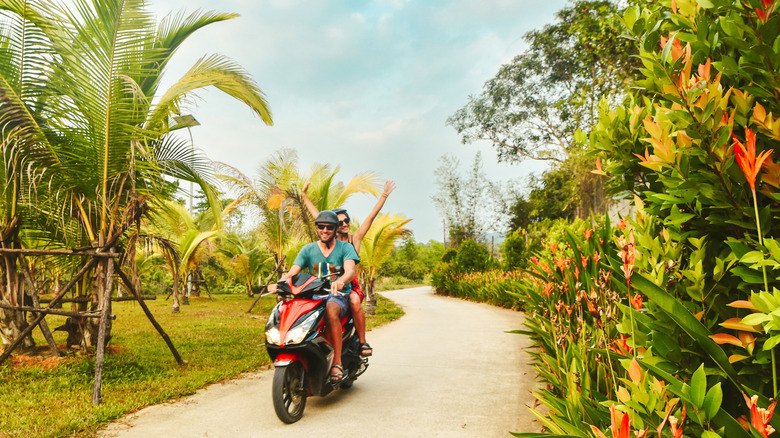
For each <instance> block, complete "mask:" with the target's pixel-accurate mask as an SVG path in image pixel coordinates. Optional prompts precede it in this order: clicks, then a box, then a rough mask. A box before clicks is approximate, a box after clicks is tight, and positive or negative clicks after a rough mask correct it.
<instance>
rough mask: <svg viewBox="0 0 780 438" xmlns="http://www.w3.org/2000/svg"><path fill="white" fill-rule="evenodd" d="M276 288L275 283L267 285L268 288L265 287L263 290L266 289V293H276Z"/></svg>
mask: <svg viewBox="0 0 780 438" xmlns="http://www.w3.org/2000/svg"><path fill="white" fill-rule="evenodd" d="M277 288H278V286H277V285H276V283H271V284H269V285H268V287H267V288H265V289H266V290H267V291H268V292H276V289H277Z"/></svg>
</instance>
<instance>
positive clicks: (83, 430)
mask: <svg viewBox="0 0 780 438" xmlns="http://www.w3.org/2000/svg"><path fill="white" fill-rule="evenodd" d="M378 298H379V303H378V306H377V314H376V315H373V316H372V315H368V327H369V329H370V328H371V327H375V326H377V325H380V324H383V323H386V322H389V321H392V320H394V319H397V318H399V317H400V316H401V315H402V314H403V311H402V310H401V309H399V308H398V307H397V306H395V305H394V304H393V303H392V302H390V301H388V300H385V299H384V298H382V297H378ZM252 300H253V299H251V298H247V297H246V296H242V295H214V301H211V300H209V299H208V298H195V299H192V300H191V304H190V305H188V306H182V311H181V313H178V314H173V313H171V312H170V308H171V303H170V301H165V300H164V299H163V297H158V299H157V300H155V301H147V304H148V305H149V307H150V309H151V310H152V313H153V314H154V316H155V318H156V319H157V320H158V322H159V323H160V325H162V327H163V329H165V331H166V332H167V333H168V335H169V336H170V338H171V340H172V341H173V343H174V345H175V346H176V348H177V349H178V350H179V353H180V354H181V356H182V358H183V359H184V360H185V361H187V366H186V367H184V368H180V367H179V366H178V365H177V364H176V361H175V360H174V359H173V356H172V355H171V353H170V351H169V350H168V347H167V346H166V345H165V342H164V341H163V340H162V338H161V337H160V336H159V335H158V334H157V332H156V331H155V329H154V327H152V325H151V324H150V323H149V321H148V320H147V319H146V316H145V315H144V313H143V311H142V310H141V308H140V306H139V305H138V303H135V302H119V303H114V305H113V306H114V307H113V313H114V314H115V315H116V317H117V318H116V320H115V321H114V326H113V333H112V334H113V338H112V339H111V343H110V344H109V348H110V349H111V351H112V354H110V355H107V356H106V363H105V369H104V372H103V391H102V403H101V404H100V405H98V406H95V405H93V404H92V384H93V379H94V370H95V361H94V357H81V356H79V355H76V354H73V353H71V354H69V355H68V356H67V357H66V358H64V359H61V360H55V359H46V360H42V359H41V358H18V357H17V358H12V360H9V361H6V363H4V364H2V365H0V437H3V438H6V437H60V436H69V435H75V436H84V437H86V436H92V435H93V434H94V432H95V431H96V430H97V428H98V427H100V426H101V425H102V424H105V423H107V422H110V421H112V420H115V419H117V418H120V417H121V416H123V415H124V414H127V413H129V412H133V411H136V410H138V409H140V408H142V407H144V406H147V405H151V404H156V403H160V402H162V401H165V400H168V399H171V398H177V397H181V396H185V395H189V394H193V393H194V392H195V391H196V390H197V389H199V388H201V387H203V386H205V385H207V384H209V383H214V382H218V381H221V380H225V379H229V378H232V377H234V376H237V375H239V374H241V373H244V372H247V371H252V370H257V369H260V368H262V367H265V366H268V365H269V363H270V360H269V358H268V355H267V354H266V351H265V347H264V346H263V343H264V341H265V339H264V336H263V328H264V326H265V321H266V316H267V315H268V313H269V312H270V310H271V308H272V307H273V305H274V303H275V298H274V297H273V296H269V297H266V298H263V299H261V300H260V302H259V303H258V305H257V306H255V309H254V310H253V312H252V314H247V313H246V311H247V309H248V308H249V306H250V305H251V303H252ZM47 321H48V323H49V326H50V327H52V328H54V327H57V326H58V325H61V324H62V323H63V321H64V318H60V317H55V316H49V317H47ZM35 332H36V343H37V344H39V345H42V346H45V345H46V344H45V341H44V340H43V338H42V336H40V331H39V330H37V329H36V331H35ZM65 337H66V335H65V333H64V332H55V340H56V341H57V343H58V344H64V343H65ZM22 359H24V360H22Z"/></svg>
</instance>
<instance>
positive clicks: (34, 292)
mask: <svg viewBox="0 0 780 438" xmlns="http://www.w3.org/2000/svg"><path fill="white" fill-rule="evenodd" d="M19 266H21V268H22V274H23V275H24V281H25V282H27V287H28V288H29V289H30V293H29V295H30V298H31V299H32V302H33V305H34V306H35V307H36V308H40V307H41V302H40V300H39V299H38V289H37V288H36V286H35V282H33V279H32V273H31V272H30V266H29V265H28V264H27V259H25V258H24V255H22V256H21V257H19ZM40 326H41V332H42V333H43V337H44V338H45V339H46V342H48V343H49V348H51V353H52V354H53V355H54V356H56V357H61V356H62V353H60V350H59V348H57V343H56V342H55V341H54V336H52V334H51V330H49V324H47V323H46V320H45V319H43V320H41V324H40Z"/></svg>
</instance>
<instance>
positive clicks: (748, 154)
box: [732, 129, 774, 192]
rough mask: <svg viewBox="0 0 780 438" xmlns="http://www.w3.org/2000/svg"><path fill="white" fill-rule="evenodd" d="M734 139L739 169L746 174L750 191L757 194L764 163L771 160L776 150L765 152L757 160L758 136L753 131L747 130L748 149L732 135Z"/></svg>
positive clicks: (746, 142)
mask: <svg viewBox="0 0 780 438" xmlns="http://www.w3.org/2000/svg"><path fill="white" fill-rule="evenodd" d="M732 137H733V138H734V156H735V157H736V158H737V164H739V167H740V168H741V169H742V173H744V174H745V178H746V179H747V182H748V184H750V190H752V191H753V192H755V191H756V177H757V176H758V173H759V172H760V171H761V166H763V165H764V161H765V160H766V159H767V158H769V156H770V155H771V154H772V152H773V151H774V150H773V149H769V150H768V151H763V152H761V153H760V154H759V155H758V158H756V136H755V134H753V130H751V129H746V130H745V144H746V145H747V149H745V146H743V145H742V143H741V142H740V141H739V140H738V139H737V136H736V135H733V134H732Z"/></svg>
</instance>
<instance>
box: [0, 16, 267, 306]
mask: <svg viewBox="0 0 780 438" xmlns="http://www.w3.org/2000/svg"><path fill="white" fill-rule="evenodd" d="M68 4H70V5H71V6H70V7H68V6H66V5H65V3H55V2H52V1H42V0H26V1H25V0H0V11H1V12H0V13H2V15H3V20H2V24H0V27H1V28H2V31H0V46H2V47H4V48H7V49H8V50H0V52H2V62H0V108H2V111H0V128H2V129H1V130H0V131H1V132H2V141H3V150H4V152H5V153H4V154H3V156H2V159H3V160H4V164H5V166H3V170H4V172H5V173H4V175H3V180H2V181H0V183H2V184H3V187H2V189H3V190H2V192H3V193H4V194H5V195H6V196H7V198H6V200H8V201H10V202H8V203H5V204H4V205H3V206H2V210H3V212H2V213H3V214H2V220H3V223H2V226H3V227H6V228H7V227H8V226H9V225H10V224H14V223H23V224H24V226H25V227H29V228H30V230H31V231H35V232H36V233H37V234H38V236H39V239H38V240H37V242H39V243H40V244H42V245H47V246H49V247H52V246H54V247H68V246H90V245H95V246H102V245H103V244H105V242H107V240H108V239H109V237H110V236H112V235H114V234H116V233H118V232H120V233H121V232H122V230H123V229H124V228H123V227H125V226H126V225H127V217H128V214H129V213H130V212H131V211H132V210H133V209H134V208H136V207H139V208H148V207H151V208H155V207H158V206H159V205H161V204H162V201H164V199H161V198H163V196H162V195H161V194H162V193H164V192H165V191H164V190H161V188H162V187H163V186H164V185H165V179H164V178H165V177H166V176H167V177H174V178H181V179H184V180H187V181H193V182H194V183H197V184H198V185H199V186H200V187H201V189H202V190H203V191H204V192H205V193H207V195H208V196H209V197H210V199H212V201H213V205H216V193H215V191H214V189H213V187H212V186H211V184H209V182H208V172H209V168H208V165H207V164H208V163H207V161H206V160H205V159H203V158H202V157H199V156H193V154H192V153H191V152H190V148H189V144H188V143H186V142H185V141H182V140H180V139H178V138H177V137H176V136H175V135H170V132H171V130H172V129H174V128H177V126H175V125H173V124H172V123H171V121H172V120H173V116H174V115H176V114H179V113H181V112H184V110H186V109H187V108H188V107H189V105H190V103H191V102H192V99H193V97H194V93H195V92H197V91H198V90H200V89H202V88H204V87H208V86H214V87H216V88H218V89H219V90H221V91H223V92H225V93H227V94H228V95H230V96H232V97H234V98H236V99H238V100H239V101H241V102H243V103H245V104H247V105H248V106H249V107H250V108H251V109H252V110H253V111H254V112H255V114H257V115H258V116H259V117H260V118H261V120H262V121H263V122H265V123H267V124H271V114H270V111H269V109H268V105H267V102H266V100H265V98H264V96H263V94H262V93H261V91H260V89H259V88H258V87H257V85H256V84H255V82H254V81H253V80H252V79H251V77H250V76H249V75H248V74H247V73H246V72H245V71H244V70H243V69H242V68H241V67H240V66H238V65H236V64H235V63H234V62H232V61H230V60H228V59H226V58H224V57H222V56H220V55H210V56H205V57H203V58H201V59H200V60H199V61H197V62H196V63H195V65H193V67H192V68H191V69H190V70H189V71H188V72H187V73H185V74H184V76H182V77H181V78H180V79H179V80H178V81H177V82H175V83H174V84H173V86H171V87H170V88H169V89H168V90H165V91H164V92H162V93H159V92H158V91H159V90H158V88H159V85H160V83H161V79H162V75H163V72H164V71H165V67H166V66H167V64H168V62H169V61H170V59H171V58H172V56H173V55H174V54H175V52H176V50H177V49H178V47H179V46H180V45H181V43H182V42H184V41H185V40H186V39H187V38H188V37H189V36H190V35H192V34H193V33H194V32H196V31H198V30H200V29H202V28H203V27H205V26H208V25H209V24H212V23H216V22H220V21H224V20H228V19H231V18H233V17H235V16H236V15H234V14H222V13H217V12H203V11H198V12H195V13H192V14H190V15H184V14H177V15H168V16H166V17H165V18H164V19H163V20H162V21H161V22H160V23H159V25H158V23H156V22H155V21H154V20H153V18H152V16H151V14H150V13H149V12H148V11H147V9H146V2H145V1H144V0H92V1H89V0H73V1H72V2H68ZM178 127H181V126H178ZM22 188H24V190H22ZM16 217H19V218H21V219H22V220H21V221H14V218H16ZM7 231H9V232H10V233H11V234H15V233H14V230H10V229H7ZM16 245H19V244H18V243H16ZM130 259H131V260H133V259H134V258H130ZM15 263H16V262H15V260H6V265H5V273H6V277H7V278H13V277H12V276H9V275H7V274H8V273H9V272H10V273H12V270H13V269H14V266H15ZM103 269H105V265H104V264H103V265H100V267H99V268H98V272H97V273H96V275H95V276H94V277H93V278H97V279H99V278H101V274H100V272H101V271H102V270H103ZM98 293H100V292H98ZM6 298H7V297H0V299H6ZM94 305H98V303H97V298H95V304H94Z"/></svg>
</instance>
